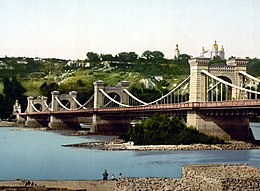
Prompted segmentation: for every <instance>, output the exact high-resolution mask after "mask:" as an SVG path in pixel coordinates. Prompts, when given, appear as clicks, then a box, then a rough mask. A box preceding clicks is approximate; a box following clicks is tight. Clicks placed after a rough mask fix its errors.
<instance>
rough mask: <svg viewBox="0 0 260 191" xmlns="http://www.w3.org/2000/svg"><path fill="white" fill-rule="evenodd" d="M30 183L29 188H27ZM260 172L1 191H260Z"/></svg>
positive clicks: (214, 168)
mask: <svg viewBox="0 0 260 191" xmlns="http://www.w3.org/2000/svg"><path fill="white" fill-rule="evenodd" d="M27 183H28V184H27ZM259 187H260V168H257V167H254V166H249V165H247V164H195V165H184V166H183V167H182V176H181V177H180V178H165V177H143V178H136V177H126V178H121V179H120V180H105V181H104V180H23V179H17V180H2V181H0V190H12V191H14V190H35V191H36V190H37V191H45V190H46V191H47V190H53V191H55V190H77V191H83V190H85V191H88V190H91V191H125V190H128V191H137V190H138V191H147V190H157V191H173V190H175V191H184V190H186V191H188V190H201V191H208V190H259Z"/></svg>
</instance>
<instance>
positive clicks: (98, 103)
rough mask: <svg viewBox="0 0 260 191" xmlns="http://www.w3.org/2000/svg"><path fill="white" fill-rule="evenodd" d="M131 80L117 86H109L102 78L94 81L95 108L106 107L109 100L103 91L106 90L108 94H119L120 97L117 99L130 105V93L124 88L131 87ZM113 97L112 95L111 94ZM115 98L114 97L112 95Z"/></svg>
mask: <svg viewBox="0 0 260 191" xmlns="http://www.w3.org/2000/svg"><path fill="white" fill-rule="evenodd" d="M129 86H130V82H128V81H122V82H120V83H119V84H118V85H116V86H108V85H106V83H105V82H104V81H102V80H98V81H96V82H94V108H100V107H104V106H105V105H106V104H107V103H108V102H107V101H108V100H107V99H106V98H105V95H104V94H103V93H102V91H104V92H105V93H106V94H108V95H112V96H113V95H118V96H119V98H120V99H119V98H117V99H115V100H116V101H118V102H120V103H121V104H125V105H128V103H129V95H128V94H127V93H125V92H124V89H127V88H129ZM110 97H111V96H110ZM111 98H112V99H113V97H111Z"/></svg>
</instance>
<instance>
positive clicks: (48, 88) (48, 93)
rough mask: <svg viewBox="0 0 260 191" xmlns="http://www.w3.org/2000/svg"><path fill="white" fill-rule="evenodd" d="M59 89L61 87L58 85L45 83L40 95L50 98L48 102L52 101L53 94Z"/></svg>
mask: <svg viewBox="0 0 260 191" xmlns="http://www.w3.org/2000/svg"><path fill="white" fill-rule="evenodd" d="M58 89H59V85H58V84H57V83H50V84H49V85H48V84H47V83H46V82H44V83H43V84H42V85H41V87H40V94H41V95H43V96H46V97H47V98H48V102H50V101H51V92H53V91H56V90H58Z"/></svg>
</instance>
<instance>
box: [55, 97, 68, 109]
mask: <svg viewBox="0 0 260 191" xmlns="http://www.w3.org/2000/svg"><path fill="white" fill-rule="evenodd" d="M55 99H56V101H57V102H58V104H59V105H60V106H61V107H62V108H63V109H65V110H69V111H70V110H72V109H70V108H68V107H66V106H65V105H63V103H61V101H60V100H59V98H57V97H55Z"/></svg>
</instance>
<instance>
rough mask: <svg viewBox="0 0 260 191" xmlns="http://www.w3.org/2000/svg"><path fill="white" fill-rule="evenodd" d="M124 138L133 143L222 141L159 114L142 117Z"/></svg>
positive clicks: (174, 143)
mask: <svg viewBox="0 0 260 191" xmlns="http://www.w3.org/2000/svg"><path fill="white" fill-rule="evenodd" d="M124 139H125V140H127V141H128V140H130V141H133V142H134V144H135V145H152V144H155V145H157V144H167V145H168V144H173V145H177V144H193V143H207V144H216V143H224V141H223V140H221V139H219V138H217V137H213V136H209V135H206V134H204V133H200V132H198V131H197V130H196V129H194V128H188V127H186V125H185V123H184V122H183V121H182V120H180V119H179V118H178V117H175V116H173V117H168V116H165V115H159V114H155V115H154V116H152V117H149V118H146V119H143V120H141V121H140V123H137V124H136V125H135V126H132V127H131V128H129V131H128V133H127V134H126V135H124Z"/></svg>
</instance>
